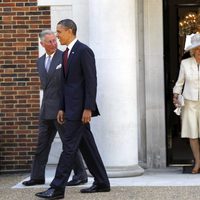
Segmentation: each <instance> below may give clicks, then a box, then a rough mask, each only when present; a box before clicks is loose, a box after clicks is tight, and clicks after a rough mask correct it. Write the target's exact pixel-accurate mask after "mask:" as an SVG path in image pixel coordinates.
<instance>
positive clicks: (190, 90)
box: [173, 57, 200, 101]
mask: <svg viewBox="0 0 200 200" xmlns="http://www.w3.org/2000/svg"><path fill="white" fill-rule="evenodd" d="M183 88H184V89H183ZM182 90H183V91H182ZM173 93H177V94H181V93H182V95H183V97H184V98H185V99H188V100H192V101H199V100H200V66H199V67H198V64H197V62H196V60H195V58H194V57H191V58H187V59H184V60H182V62H181V66H180V71H179V76H178V80H177V82H176V84H175V86H174V88H173Z"/></svg>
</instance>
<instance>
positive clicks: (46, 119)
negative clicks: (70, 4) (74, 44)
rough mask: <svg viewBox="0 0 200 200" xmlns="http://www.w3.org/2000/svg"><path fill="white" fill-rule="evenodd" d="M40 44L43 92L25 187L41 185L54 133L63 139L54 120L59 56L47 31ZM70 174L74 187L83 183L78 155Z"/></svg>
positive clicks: (59, 77)
mask: <svg viewBox="0 0 200 200" xmlns="http://www.w3.org/2000/svg"><path fill="white" fill-rule="evenodd" d="M39 36H40V40H41V41H40V43H41V45H42V46H43V47H44V49H45V51H46V53H45V54H44V55H43V56H41V57H40V58H39V59H38V60H37V69H38V72H39V76H40V81H41V88H42V89H43V99H42V106H41V109H40V120H39V135H38V145H37V149H36V153H35V157H34V160H33V163H32V169H31V179H30V180H28V181H24V182H23V183H22V184H23V185H25V186H32V185H37V184H44V183H45V167H46V164H47V161H48V155H49V152H50V148H51V144H52V142H53V139H54V137H55V135H56V132H57V131H58V133H59V135H60V137H61V138H62V137H63V135H64V127H63V126H62V125H60V124H59V123H58V122H57V120H56V117H57V113H58V111H59V109H60V103H59V102H60V98H61V89H60V88H61V84H62V54H63V52H62V51H60V50H58V49H57V41H56V36H55V34H54V33H53V32H52V31H51V30H44V31H42V32H41V33H40V35H39ZM73 167H74V169H75V170H74V174H75V176H74V177H75V178H76V179H75V178H74V179H73V180H72V182H73V181H74V182H73V183H76V185H78V184H81V183H86V182H87V174H86V170H85V168H84V165H83V161H82V158H81V155H80V152H78V153H77V154H76V159H75V166H73Z"/></svg>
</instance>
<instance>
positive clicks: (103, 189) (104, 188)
mask: <svg viewBox="0 0 200 200" xmlns="http://www.w3.org/2000/svg"><path fill="white" fill-rule="evenodd" d="M80 192H81V193H94V192H110V186H99V185H92V186H91V187H89V188H85V189H82V190H81V191H80Z"/></svg>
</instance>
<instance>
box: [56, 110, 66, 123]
mask: <svg viewBox="0 0 200 200" xmlns="http://www.w3.org/2000/svg"><path fill="white" fill-rule="evenodd" d="M57 122H58V123H59V124H64V111H62V110H59V111H58V114H57Z"/></svg>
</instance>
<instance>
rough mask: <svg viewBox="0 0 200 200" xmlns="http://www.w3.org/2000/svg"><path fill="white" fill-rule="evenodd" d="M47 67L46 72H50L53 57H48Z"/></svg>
mask: <svg viewBox="0 0 200 200" xmlns="http://www.w3.org/2000/svg"><path fill="white" fill-rule="evenodd" d="M46 60H47V61H46V65H45V68H46V71H47V72H48V71H49V67H50V64H51V56H48V57H47V58H46Z"/></svg>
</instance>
